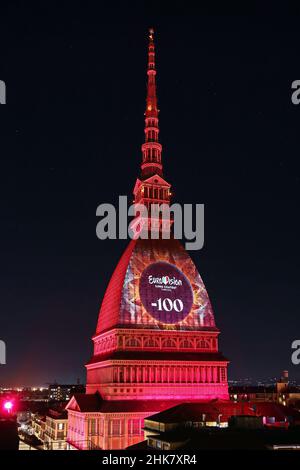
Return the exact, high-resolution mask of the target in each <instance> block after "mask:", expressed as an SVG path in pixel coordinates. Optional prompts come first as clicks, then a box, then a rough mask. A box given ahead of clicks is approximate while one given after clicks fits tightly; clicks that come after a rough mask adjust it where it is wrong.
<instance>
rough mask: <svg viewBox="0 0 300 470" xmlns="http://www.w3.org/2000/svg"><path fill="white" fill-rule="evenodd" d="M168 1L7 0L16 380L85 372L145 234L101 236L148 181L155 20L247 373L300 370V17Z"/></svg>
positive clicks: (205, 266) (218, 308) (4, 237)
mask: <svg viewBox="0 0 300 470" xmlns="http://www.w3.org/2000/svg"><path fill="white" fill-rule="evenodd" d="M42 3H43V6H42ZM125 3H126V2H125ZM162 3H163V2H162ZM5 5H6V6H5ZM97 5H98V7H97ZM154 5H155V3H153V2H148V7H146V6H143V5H142V3H141V2H140V3H136V5H135V8H131V9H129V8H128V9H127V8H126V9H125V7H123V9H121V8H120V7H117V6H116V5H115V6H111V7H110V8H108V7H104V6H103V4H102V2H93V3H92V2H91V3H85V2H82V3H79V2H69V3H68V4H63V6H62V4H61V2H41V5H40V6H39V7H33V6H32V7H30V6H28V4H26V6H25V2H24V3H20V4H18V3H15V2H7V4H5V2H3V4H2V7H1V8H2V11H1V16H0V79H1V80H4V81H5V82H6V86H7V105H6V106H1V108H0V142H1V147H0V156H1V173H0V175H1V184H0V190H1V195H0V196H1V197H0V213H1V232H0V237H1V245H0V253H1V258H0V260H1V261H0V276H1V277H0V281H1V282H0V312H1V327H0V339H2V340H4V341H5V342H6V344H7V365H6V366H0V385H45V384H46V383H47V382H52V381H54V380H57V381H60V382H74V381H76V379H77V377H79V378H80V379H81V380H85V369H84V367H83V365H84V363H85V362H86V361H87V360H88V359H89V357H90V355H91V346H92V343H91V340H90V338H91V336H92V334H93V333H94V331H95V327H96V322H97V316H98V310H99V307H100V304H101V300H102V297H103V294H104V291H105V288H106V286H107V283H108V281H109V278H110V276H111V274H112V272H113V270H114V268H115V266H116V263H117V261H118V259H119V257H120V256H121V254H122V251H123V250H124V248H125V246H126V244H127V242H125V241H99V240H98V239H97V238H96V233H95V228H96V223H97V218H96V215H95V214H96V207H97V206H98V205H99V204H100V203H103V202H108V203H116V202H117V199H118V195H125V194H127V195H128V196H130V195H131V193H132V190H133V187H134V183H135V179H136V177H137V175H138V173H139V164H140V159H141V152H140V146H141V144H142V142H143V138H144V132H143V126H144V121H143V119H144V116H143V113H144V107H145V91H146V88H145V86H146V61H147V49H146V48H147V30H148V28H149V26H153V27H154V28H155V31H156V35H155V41H156V50H157V69H158V80H157V81H158V97H159V107H160V110H161V112H160V129H161V133H160V140H161V142H162V144H163V162H164V174H165V177H166V179H167V180H168V181H170V182H171V183H172V185H173V188H174V192H175V201H176V202H181V203H204V204H205V246H204V248H203V249H202V250H200V251H198V252H195V251H194V252H191V256H192V258H193V260H194V261H195V263H196V265H197V267H198V269H199V272H200V274H201V276H202V278H203V280H204V282H205V285H206V288H207V290H208V293H209V295H210V298H211V301H212V304H213V308H214V312H215V318H216V322H217V326H218V327H219V328H220V329H221V337H220V349H221V350H222V351H223V353H224V354H225V355H226V356H227V357H228V358H229V359H230V360H231V364H230V369H229V378H230V379H238V378H244V377H252V378H253V379H259V378H267V377H270V376H274V375H279V374H280V372H281V370H282V369H288V370H289V371H290V375H291V377H292V378H295V379H298V380H300V366H298V367H296V366H292V364H291V359H290V357H291V342H292V341H293V340H294V339H298V338H299V337H300V315H299V311H300V299H299V281H300V279H299V277H300V276H299V266H300V254H299V246H298V244H299V239H300V223H299V189H300V165H299V124H300V105H299V106H295V105H293V104H292V102H291V83H292V81H294V80H297V79H300V56H299V44H300V28H299V20H298V18H297V17H294V18H292V17H289V16H287V15H285V14H283V15H279V13H280V12H279V11H277V12H276V16H273V15H270V14H269V15H265V16H263V15H254V14H253V15H251V16H245V15H243V16H239V15H235V16H223V15H219V16H216V15H208V14H204V13H205V12H200V11H194V10H193V9H192V7H190V8H188V7H186V10H182V8H183V6H182V5H183V4H182V5H180V3H179V2H177V3H176V2H175V4H174V7H173V8H174V11H172V10H170V11H169V10H168V9H167V8H165V9H164V10H161V8H162V7H160V8H159V7H157V10H156V9H155V8H156V7H155V6H154ZM151 6H152V12H151V11H150V7H151Z"/></svg>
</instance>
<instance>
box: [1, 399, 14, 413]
mask: <svg viewBox="0 0 300 470" xmlns="http://www.w3.org/2000/svg"><path fill="white" fill-rule="evenodd" d="M3 407H4V409H5V410H6V411H7V412H8V413H10V412H11V410H12V408H13V404H12V402H11V401H6V402H5V403H4V405H3Z"/></svg>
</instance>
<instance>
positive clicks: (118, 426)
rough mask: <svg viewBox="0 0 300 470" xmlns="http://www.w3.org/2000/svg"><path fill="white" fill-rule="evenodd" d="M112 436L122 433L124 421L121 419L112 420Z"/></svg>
mask: <svg viewBox="0 0 300 470" xmlns="http://www.w3.org/2000/svg"><path fill="white" fill-rule="evenodd" d="M110 430H111V436H120V435H121V434H122V432H121V430H122V422H121V420H120V419H112V420H111V428H110Z"/></svg>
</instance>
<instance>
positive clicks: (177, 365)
mask: <svg viewBox="0 0 300 470" xmlns="http://www.w3.org/2000/svg"><path fill="white" fill-rule="evenodd" d="M153 34H154V33H153V30H150V32H149V45H148V69H147V75H148V84H147V99H146V111H145V142H144V143H143V145H142V163H141V174H140V177H139V178H138V179H137V181H136V184H135V187H134V197H135V204H144V205H145V206H147V207H148V208H150V205H151V204H153V203H156V204H157V203H159V204H162V203H164V204H167V205H169V204H170V199H171V190H170V184H169V183H168V182H167V181H166V180H165V179H164V177H163V166H162V146H161V144H160V143H159V126H158V113H159V110H158V108H157V96H156V67H155V48H154V39H153ZM170 224H171V221H170V218H165V219H160V218H159V217H158V218H155V217H154V218H153V217H152V216H151V217H139V218H137V219H136V220H135V221H134V228H135V230H136V232H139V231H140V232H142V231H143V230H149V228H153V226H154V227H156V228H157V230H158V231H159V233H160V235H161V234H162V232H164V231H165V230H169V227H170ZM218 336H219V330H218V329H217V328H216V325H215V320H214V314H213V310H212V307H211V303H210V300H209V297H208V294H207V291H206V289H205V286H204V284H203V282H202V279H201V277H200V275H199V273H198V270H197V268H196V266H195V265H194V263H193V261H192V259H191V258H190V256H189V255H188V253H187V252H186V250H185V249H184V248H183V246H182V245H181V243H180V242H179V241H178V240H176V239H174V238H171V239H163V238H162V236H159V238H158V239H151V238H150V239H142V238H136V239H134V240H131V241H130V243H129V245H128V247H127V249H126V250H125V252H124V253H123V255H122V257H121V259H120V261H119V262H118V265H117V267H116V269H115V271H114V273H113V275H112V277H111V280H110V282H109V284H108V287H107V289H106V292H105V295H104V298H103V302H102V305H101V308H100V312H99V318H98V323H97V328H96V333H95V335H94V336H93V342H94V354H93V357H92V358H91V360H90V361H89V362H88V364H87V365H86V368H87V384H86V395H82V396H80V395H75V396H74V398H73V399H72V400H71V401H70V402H69V404H68V405H67V409H68V412H69V422H68V440H69V442H71V443H73V445H74V446H75V447H77V448H90V446H91V445H92V446H96V447H100V448H104V449H117V448H124V447H127V446H129V445H131V444H134V443H136V442H139V441H141V440H143V439H144V436H143V430H142V428H143V420H144V418H145V417H147V416H149V415H151V414H153V413H155V412H158V411H160V410H163V409H166V408H168V407H171V406H173V405H174V404H176V403H182V402H185V401H193V400H194V401H195V400H196V401H209V400H212V399H228V385H227V365H228V361H227V360H226V359H225V358H224V357H223V356H222V354H221V353H220V352H219V351H218Z"/></svg>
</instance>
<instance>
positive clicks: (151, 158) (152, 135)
mask: <svg viewBox="0 0 300 470" xmlns="http://www.w3.org/2000/svg"><path fill="white" fill-rule="evenodd" d="M147 75H148V83H147V98H146V111H145V143H144V144H143V145H142V154H143V159H142V165H141V169H142V173H141V178H142V179H145V178H149V177H150V176H152V175H155V174H157V175H159V176H162V163H161V151H162V146H161V144H160V143H159V142H158V134H159V128H158V113H159V109H158V108H157V96H156V68H155V46H154V30H153V28H150V29H149V44H148V68H147Z"/></svg>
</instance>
